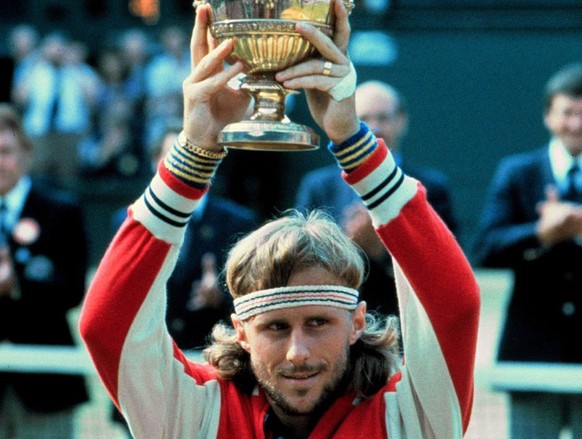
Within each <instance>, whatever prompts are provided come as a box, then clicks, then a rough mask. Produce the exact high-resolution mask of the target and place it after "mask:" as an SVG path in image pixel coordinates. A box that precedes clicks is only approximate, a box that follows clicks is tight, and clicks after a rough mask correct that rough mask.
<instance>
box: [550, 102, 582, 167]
mask: <svg viewBox="0 0 582 439" xmlns="http://www.w3.org/2000/svg"><path fill="white" fill-rule="evenodd" d="M544 122H545V124H546V127H547V128H548V130H550V132H551V133H552V134H553V135H554V136H556V137H557V138H559V139H560V140H561V141H562V143H563V144H564V146H565V147H566V149H567V150H568V151H569V152H570V154H572V156H574V157H576V156H578V155H579V154H580V153H582V97H577V98H574V97H570V96H566V95H564V94H557V95H556V96H554V98H553V99H552V104H551V106H550V108H549V109H548V111H547V112H546V114H545V116H544Z"/></svg>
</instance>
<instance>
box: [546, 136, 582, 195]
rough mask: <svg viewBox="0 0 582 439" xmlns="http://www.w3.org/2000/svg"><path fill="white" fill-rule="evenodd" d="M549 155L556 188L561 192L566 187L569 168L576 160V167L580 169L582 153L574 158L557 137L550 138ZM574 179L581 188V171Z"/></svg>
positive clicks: (581, 166) (581, 167)
mask: <svg viewBox="0 0 582 439" xmlns="http://www.w3.org/2000/svg"><path fill="white" fill-rule="evenodd" d="M549 155H550V165H551V167H552V173H553V174H554V178H555V179H556V183H557V185H558V189H559V190H560V192H561V193H563V192H564V191H565V190H566V189H567V185H568V180H567V178H566V177H567V175H568V171H569V170H570V168H572V165H573V164H574V162H575V161H576V162H577V163H578V167H579V168H580V169H582V154H580V155H579V156H578V157H577V158H576V159H574V157H572V155H571V154H570V153H569V152H568V150H567V149H566V147H565V146H564V144H563V143H562V142H561V141H560V139H558V138H557V137H554V138H552V140H551V141H550V147H549ZM577 177H578V178H577V181H576V187H577V188H579V189H580V188H582V181H580V179H582V172H580V173H578V176H577Z"/></svg>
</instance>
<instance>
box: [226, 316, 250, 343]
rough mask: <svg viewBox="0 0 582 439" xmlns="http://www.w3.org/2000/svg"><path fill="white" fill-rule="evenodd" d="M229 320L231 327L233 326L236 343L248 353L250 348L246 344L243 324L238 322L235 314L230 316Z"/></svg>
mask: <svg viewBox="0 0 582 439" xmlns="http://www.w3.org/2000/svg"><path fill="white" fill-rule="evenodd" d="M230 319H231V320H232V326H234V330H235V331H236V341H238V344H240V345H241V346H242V348H243V349H244V350H245V351H247V352H250V350H251V347H250V345H249V342H248V338H247V332H246V331H245V325H244V323H243V322H241V321H240V320H239V318H238V317H237V315H236V314H231V315H230Z"/></svg>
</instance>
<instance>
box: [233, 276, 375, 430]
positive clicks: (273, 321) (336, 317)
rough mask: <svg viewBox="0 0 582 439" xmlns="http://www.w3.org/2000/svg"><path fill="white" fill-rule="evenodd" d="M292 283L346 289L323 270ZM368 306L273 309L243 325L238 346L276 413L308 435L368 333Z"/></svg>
mask: <svg viewBox="0 0 582 439" xmlns="http://www.w3.org/2000/svg"><path fill="white" fill-rule="evenodd" d="M288 285H290V286H294V285H342V283H341V281H340V280H339V279H337V278H336V277H335V276H333V275H331V274H330V273H329V272H327V271H325V270H324V269H322V268H320V267H310V268H308V269H306V270H303V271H300V272H297V273H295V274H294V275H293V276H292V277H291V279H290V281H289V284H288ZM365 313H366V304H365V303H364V302H360V304H359V305H358V307H357V309H356V310H355V311H353V312H350V311H346V310H343V309H340V308H337V307H330V306H301V307H295V308H288V309H282V310H275V311H269V312H265V313H262V314H258V315H256V316H254V317H251V318H250V319H248V320H247V321H245V322H240V321H238V320H237V319H236V317H234V316H233V323H234V325H235V328H236V330H237V335H238V339H239V343H240V344H241V346H242V347H243V348H244V349H245V350H246V351H247V352H249V353H250V356H251V362H252V366H253V371H254V373H255V375H256V377H257V381H258V382H259V384H260V385H261V387H262V388H263V389H264V390H265V393H266V395H267V399H268V400H269V403H270V405H271V407H272V408H273V411H274V413H275V414H276V415H277V417H278V418H279V419H280V420H281V422H282V423H283V424H284V425H286V426H288V427H289V428H290V430H291V431H294V433H295V436H296V437H306V436H307V434H308V433H309V431H310V430H311V429H312V428H313V426H314V424H315V423H316V421H317V419H318V417H319V415H320V413H319V410H318V409H319V408H322V407H325V406H326V404H327V403H328V402H329V401H328V400H329V398H330V396H333V393H334V390H336V388H337V387H338V385H339V384H341V383H342V382H343V381H342V380H343V379H344V377H345V374H346V371H347V370H348V361H349V347H350V346H351V345H353V344H354V343H355V342H356V341H357V340H358V338H359V337H360V335H361V334H362V332H363V331H364V329H365V324H366V323H365Z"/></svg>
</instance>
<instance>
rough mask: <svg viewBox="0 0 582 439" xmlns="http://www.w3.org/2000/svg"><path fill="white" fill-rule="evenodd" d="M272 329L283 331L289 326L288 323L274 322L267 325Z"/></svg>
mask: <svg viewBox="0 0 582 439" xmlns="http://www.w3.org/2000/svg"><path fill="white" fill-rule="evenodd" d="M267 327H268V328H269V329H271V330H272V331H283V330H285V329H287V328H288V327H289V325H287V324H286V323H283V322H273V323H271V324H270V325H269V326H267Z"/></svg>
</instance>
